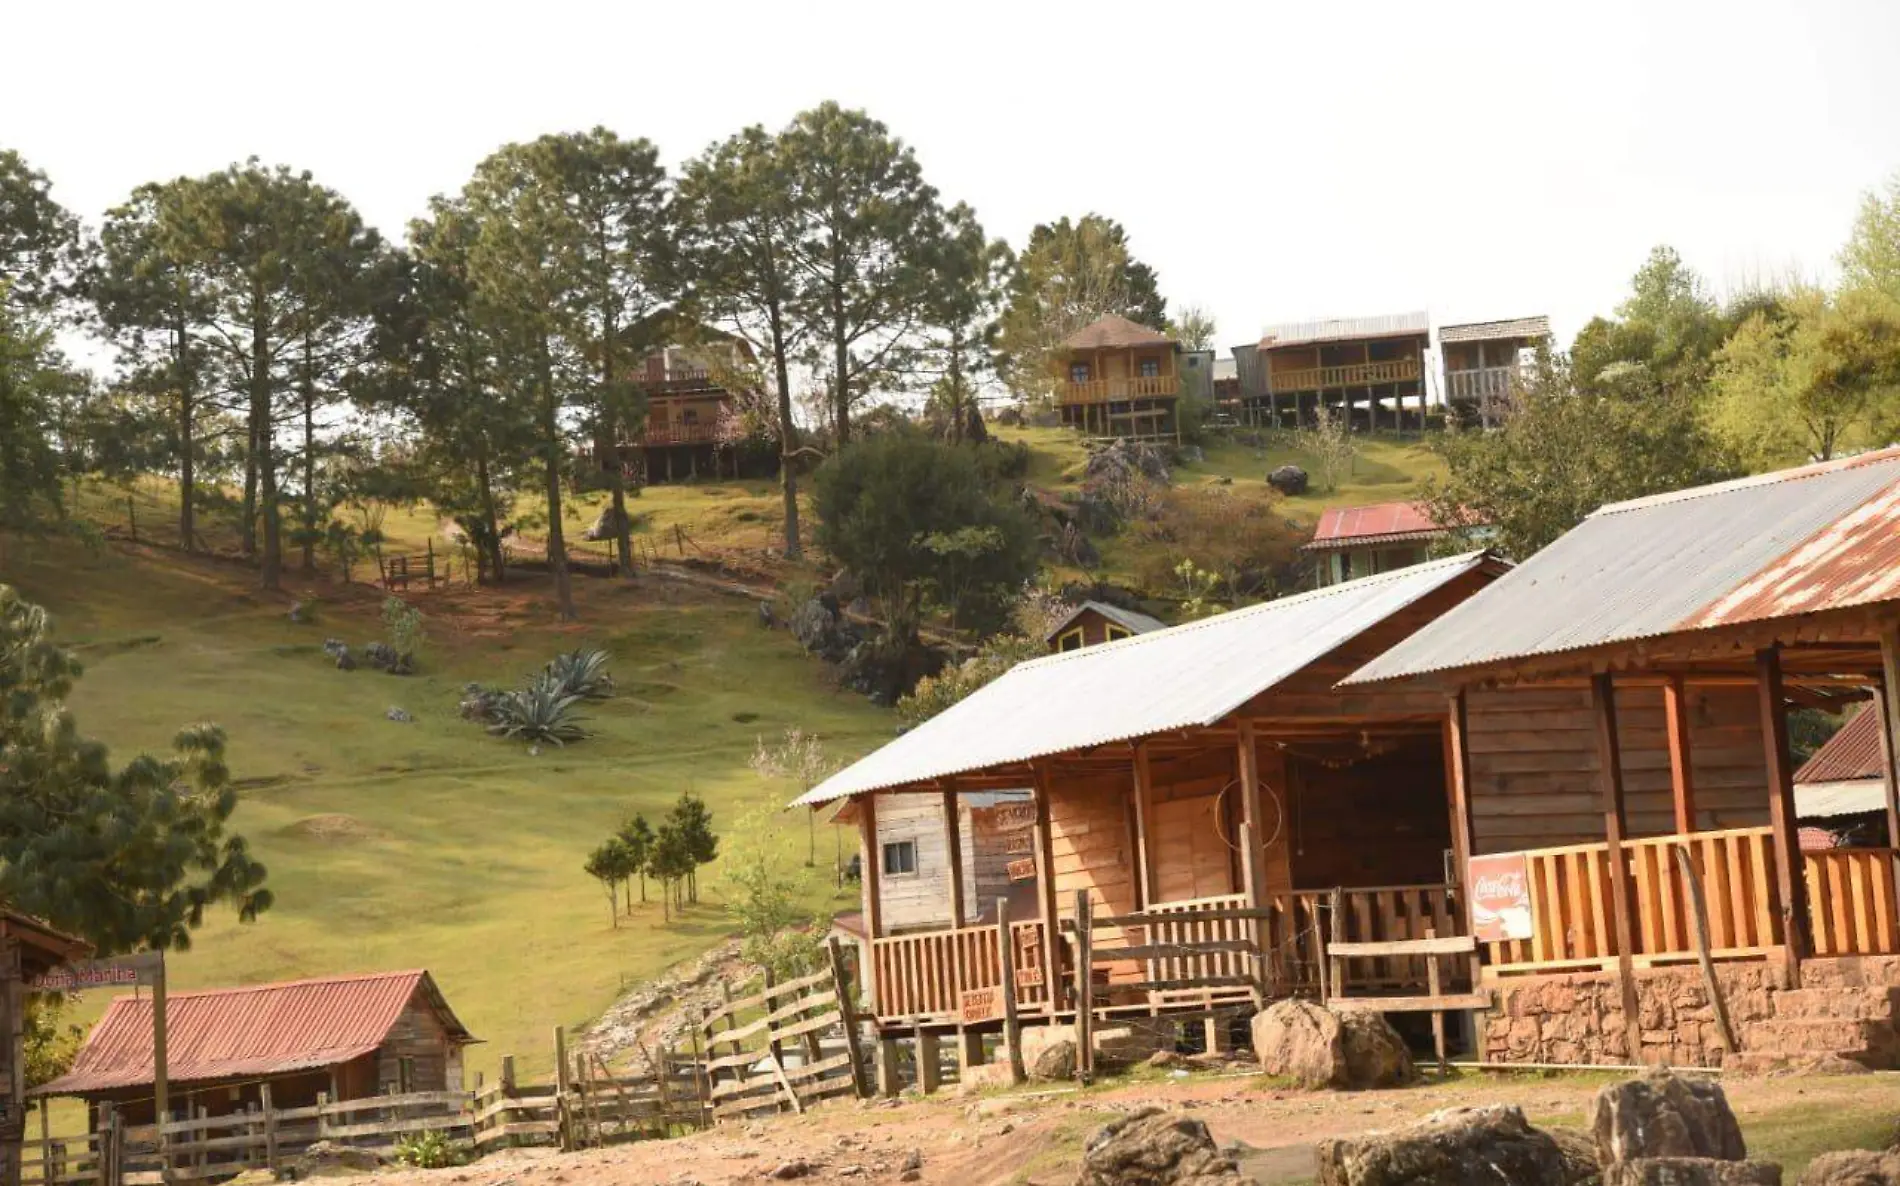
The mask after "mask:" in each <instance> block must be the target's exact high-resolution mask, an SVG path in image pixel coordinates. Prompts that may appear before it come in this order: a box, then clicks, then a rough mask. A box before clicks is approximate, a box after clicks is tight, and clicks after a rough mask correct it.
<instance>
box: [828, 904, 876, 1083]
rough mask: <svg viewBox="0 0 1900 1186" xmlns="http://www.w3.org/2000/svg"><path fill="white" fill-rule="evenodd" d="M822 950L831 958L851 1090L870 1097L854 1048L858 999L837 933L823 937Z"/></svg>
mask: <svg viewBox="0 0 1900 1186" xmlns="http://www.w3.org/2000/svg"><path fill="white" fill-rule="evenodd" d="M825 954H826V955H828V956H829V957H830V958H831V984H832V988H833V989H834V990H835V991H836V992H837V994H838V1020H839V1022H840V1023H841V1024H842V1025H843V1026H844V1048H845V1050H846V1051H847V1052H848V1053H849V1054H850V1056H851V1090H852V1091H853V1092H854V1093H856V1095H857V1097H858V1098H859V1099H861V1100H868V1099H870V1098H871V1083H870V1076H869V1075H866V1074H865V1073H864V1059H863V1057H862V1056H861V1053H860V1051H859V1049H858V1002H857V999H856V997H855V996H854V995H853V994H852V992H851V970H850V969H849V968H847V967H846V966H845V962H844V948H843V947H841V946H839V944H838V936H836V935H832V936H830V937H829V938H827V939H826V940H825Z"/></svg>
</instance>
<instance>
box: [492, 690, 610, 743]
mask: <svg viewBox="0 0 1900 1186" xmlns="http://www.w3.org/2000/svg"><path fill="white" fill-rule="evenodd" d="M580 702H581V698H580V697H579V696H576V695H573V694H571V693H568V692H564V691H562V690H561V686H560V685H559V684H558V683H555V682H554V681H553V680H552V679H549V678H548V677H546V676H543V677H542V678H540V679H537V680H535V681H534V682H533V683H531V684H529V685H528V686H527V687H525V688H522V689H521V690H520V691H518V692H510V693H508V694H507V695H506V696H503V697H501V698H499V699H498V700H496V701H495V706H494V715H495V721H494V723H493V724H491V725H489V726H488V731H489V732H490V733H493V734H495V735H496V736H497V737H513V738H519V739H520V740H523V741H527V742H532V743H535V744H540V743H543V742H545V743H547V744H549V745H566V744H567V743H568V742H570V741H580V740H582V739H584V738H586V737H587V736H588V732H587V730H586V729H584V728H582V727H581V719H580V717H578V716H577V715H575V711H574V710H575V708H576V706H577V705H579V704H580Z"/></svg>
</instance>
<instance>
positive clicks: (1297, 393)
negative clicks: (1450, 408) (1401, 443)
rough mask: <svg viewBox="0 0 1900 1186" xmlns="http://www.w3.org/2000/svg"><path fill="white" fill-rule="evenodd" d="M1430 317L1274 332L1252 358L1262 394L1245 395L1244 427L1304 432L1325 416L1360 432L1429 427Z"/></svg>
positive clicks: (1346, 320) (1350, 320)
mask: <svg viewBox="0 0 1900 1186" xmlns="http://www.w3.org/2000/svg"><path fill="white" fill-rule="evenodd" d="M1430 341H1431V319H1430V318H1429V317H1428V316H1427V315H1426V314H1424V313H1399V314H1394V315H1392V316H1386V317H1342V318H1334V319H1332V320H1328V321H1308V322H1301V323H1298V324H1294V325H1276V326H1272V327H1270V328H1269V329H1268V330H1267V332H1266V333H1265V334H1263V335H1262V336H1261V338H1260V342H1259V345H1258V346H1257V348H1256V349H1255V351H1254V354H1253V363H1252V369H1254V370H1256V371H1257V374H1258V383H1257V390H1256V391H1255V392H1253V393H1251V394H1249V393H1245V392H1243V394H1242V396H1241V420H1242V421H1243V422H1244V423H1246V424H1249V425H1255V426H1259V427H1264V428H1305V427H1310V426H1312V425H1314V424H1315V423H1317V422H1318V417H1319V412H1320V409H1322V408H1324V409H1326V410H1327V411H1328V412H1330V413H1331V414H1333V415H1335V416H1338V417H1340V418H1341V419H1343V421H1344V422H1345V425H1346V427H1347V428H1349V429H1352V430H1355V431H1364V430H1374V431H1376V430H1379V429H1394V430H1397V429H1420V428H1423V427H1424V424H1425V403H1426V400H1425V350H1426V347H1427V346H1428V345H1429V344H1430Z"/></svg>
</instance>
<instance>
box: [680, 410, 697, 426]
mask: <svg viewBox="0 0 1900 1186" xmlns="http://www.w3.org/2000/svg"><path fill="white" fill-rule="evenodd" d="M680 423H681V424H698V423H699V409H698V408H682V409H680Z"/></svg>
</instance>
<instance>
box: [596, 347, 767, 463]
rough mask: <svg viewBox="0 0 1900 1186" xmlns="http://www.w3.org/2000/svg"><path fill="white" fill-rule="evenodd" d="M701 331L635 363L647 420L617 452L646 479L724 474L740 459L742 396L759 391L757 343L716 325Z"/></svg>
mask: <svg viewBox="0 0 1900 1186" xmlns="http://www.w3.org/2000/svg"><path fill="white" fill-rule="evenodd" d="M695 336H696V337H697V338H701V339H704V340H701V341H699V342H698V344H696V345H693V346H680V345H667V346H661V347H656V348H655V349H653V350H651V351H650V352H648V353H647V354H646V355H645V356H644V357H643V358H642V359H641V360H640V363H639V365H638V366H637V367H636V368H635V371H634V380H633V381H634V384H635V386H637V387H638V388H639V389H640V390H641V392H642V393H644V394H645V396H646V399H647V415H646V421H645V423H644V424H642V425H641V426H640V427H639V428H638V429H636V430H635V431H634V432H632V433H631V434H629V435H628V436H626V437H625V438H623V439H622V440H621V441H620V442H618V445H617V449H616V456H617V459H618V461H619V464H621V465H623V466H626V467H627V468H628V470H629V471H630V472H631V473H632V474H633V476H634V477H635V478H636V480H638V481H639V482H641V483H642V484H648V485H653V484H662V483H667V482H676V481H687V480H691V479H693V478H697V477H700V476H702V475H703V476H706V477H718V476H719V475H721V474H729V473H731V472H733V471H734V470H735V468H736V466H737V465H738V461H739V458H738V453H737V445H738V442H739V438H740V435H741V433H740V427H739V423H738V417H739V414H740V405H739V401H740V399H741V398H742V397H749V396H752V395H754V394H756V393H754V392H752V390H751V384H752V383H753V379H752V378H751V376H753V375H754V374H755V372H756V366H755V363H754V359H753V356H752V350H751V347H749V346H747V345H746V343H745V342H744V341H743V340H741V339H738V338H725V337H715V336H712V331H703V332H701V333H699V334H696V335H695Z"/></svg>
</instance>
